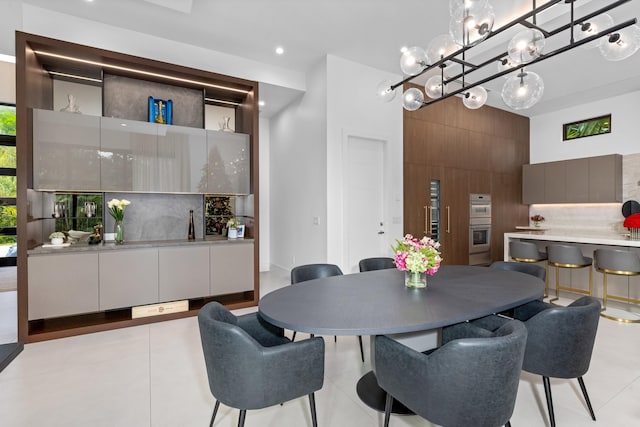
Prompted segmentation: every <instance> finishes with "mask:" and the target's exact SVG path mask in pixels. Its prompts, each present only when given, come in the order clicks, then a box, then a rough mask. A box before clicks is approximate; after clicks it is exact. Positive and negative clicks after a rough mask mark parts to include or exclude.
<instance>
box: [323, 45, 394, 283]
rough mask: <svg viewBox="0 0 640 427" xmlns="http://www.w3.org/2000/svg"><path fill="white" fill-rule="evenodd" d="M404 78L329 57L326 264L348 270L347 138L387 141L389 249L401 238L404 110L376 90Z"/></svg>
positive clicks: (386, 170) (386, 228) (387, 231)
mask: <svg viewBox="0 0 640 427" xmlns="http://www.w3.org/2000/svg"><path fill="white" fill-rule="evenodd" d="M383 80H391V81H398V80H400V76H398V75H393V74H390V73H386V72H383V71H380V70H376V69H374V68H370V67H367V66H364V65H361V64H358V63H355V62H352V61H348V60H346V59H342V58H339V57H336V56H331V55H329V56H328V57H327V228H328V230H329V232H328V234H327V260H328V261H329V262H331V263H334V264H337V265H339V266H341V268H342V269H343V271H350V267H351V266H346V265H344V263H345V262H346V259H345V253H344V241H343V239H342V236H343V235H345V230H344V229H343V219H344V214H345V212H344V206H343V188H344V186H343V181H344V179H343V176H342V171H343V164H344V163H343V162H344V161H345V160H344V159H343V152H344V151H343V148H344V144H345V143H346V137H347V135H351V136H359V137H364V138H370V139H376V140H383V141H386V145H385V153H384V162H385V170H384V174H385V176H384V182H385V188H384V189H383V194H384V205H385V209H384V218H385V224H386V226H385V231H386V233H385V237H386V238H387V239H390V242H388V243H389V244H390V243H391V242H392V241H393V240H394V239H396V238H399V237H401V236H402V233H403V226H402V182H403V181H402V178H403V177H402V143H403V136H402V114H403V113H402V104H401V96H400V93H398V94H396V99H394V100H393V102H390V103H385V102H382V101H381V100H380V99H378V97H377V96H376V88H377V86H378V85H379V84H380V82H381V81H383Z"/></svg>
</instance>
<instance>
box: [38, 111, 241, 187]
mask: <svg viewBox="0 0 640 427" xmlns="http://www.w3.org/2000/svg"><path fill="white" fill-rule="evenodd" d="M33 129H34V138H33V153H34V154H33V158H34V172H33V173H34V176H33V179H34V189H36V190H57V191H135V192H164V193H216V194H249V192H250V180H251V174H250V170H251V163H250V159H251V156H250V153H251V147H250V137H249V135H246V134H241V133H233V132H220V131H205V130H204V129H196V128H189V127H183V126H169V125H162V124H156V123H147V122H138V121H134V120H125V119H117V118H111V117H96V116H86V115H82V114H72V113H61V112H55V111H46V110H39V109H34V110H33Z"/></svg>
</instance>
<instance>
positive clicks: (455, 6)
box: [449, 0, 488, 16]
mask: <svg viewBox="0 0 640 427" xmlns="http://www.w3.org/2000/svg"><path fill="white" fill-rule="evenodd" d="M487 2H488V0H449V15H451V16H453V15H456V14H461V13H463V12H464V11H465V10H466V11H468V12H470V13H475V12H476V11H478V10H479V9H482V8H483V7H484V6H485V5H486V4H487Z"/></svg>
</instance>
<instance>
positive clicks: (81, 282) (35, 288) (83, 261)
mask: <svg viewBox="0 0 640 427" xmlns="http://www.w3.org/2000/svg"><path fill="white" fill-rule="evenodd" d="M28 260H29V267H28V270H29V320H35V319H47V318H51V317H59V316H70V315H74V314H80V313H90V312H95V311H98V310H99V307H98V254H96V253H92V254H63V255H31V256H29V258H28Z"/></svg>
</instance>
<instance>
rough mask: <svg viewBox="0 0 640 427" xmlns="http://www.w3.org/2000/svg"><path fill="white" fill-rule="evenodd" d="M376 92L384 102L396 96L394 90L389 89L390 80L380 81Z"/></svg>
mask: <svg viewBox="0 0 640 427" xmlns="http://www.w3.org/2000/svg"><path fill="white" fill-rule="evenodd" d="M376 93H377V95H378V98H380V99H381V100H382V101H384V102H391V101H393V99H394V98H395V97H396V91H395V90H394V89H391V82H390V81H389V80H383V81H381V82H380V84H379V85H378V88H377V92H376Z"/></svg>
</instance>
